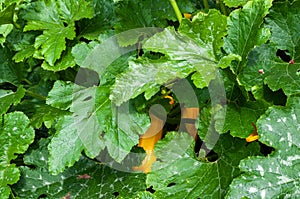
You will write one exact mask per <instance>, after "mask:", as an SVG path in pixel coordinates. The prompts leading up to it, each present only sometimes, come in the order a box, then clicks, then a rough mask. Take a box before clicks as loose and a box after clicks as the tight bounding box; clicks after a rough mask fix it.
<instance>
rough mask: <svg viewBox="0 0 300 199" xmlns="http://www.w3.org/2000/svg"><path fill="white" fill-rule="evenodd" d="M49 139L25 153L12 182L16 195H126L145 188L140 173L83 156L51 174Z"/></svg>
mask: <svg viewBox="0 0 300 199" xmlns="http://www.w3.org/2000/svg"><path fill="white" fill-rule="evenodd" d="M49 140H50V139H47V140H46V139H41V140H40V141H39V147H38V148H37V149H36V150H30V151H29V152H28V153H27V154H26V156H25V157H24V161H25V163H26V166H23V167H21V171H22V175H21V179H20V181H19V182H18V183H17V184H16V185H14V186H13V190H14V191H15V193H17V195H18V196H19V197H22V198H38V197H42V196H45V195H46V196H47V197H49V198H63V197H65V196H67V195H69V196H70V197H71V198H78V199H79V198H113V197H115V196H116V195H119V196H122V197H127V196H128V195H134V194H135V193H136V192H138V191H143V190H145V189H146V187H145V186H146V185H145V176H144V175H143V174H129V173H124V172H120V171H117V170H113V169H111V168H109V167H106V166H104V165H99V164H97V163H95V162H94V161H91V160H88V159H87V158H83V157H81V158H80V160H79V161H78V162H77V163H76V164H75V165H74V166H73V167H72V168H69V169H66V170H65V171H64V172H63V173H60V174H58V175H51V174H50V173H49V172H48V169H47V160H48V157H49V154H48V150H47V145H48V143H49ZM30 166H31V167H32V166H34V167H36V168H35V169H31V168H30ZM96 187H97V188H96Z"/></svg>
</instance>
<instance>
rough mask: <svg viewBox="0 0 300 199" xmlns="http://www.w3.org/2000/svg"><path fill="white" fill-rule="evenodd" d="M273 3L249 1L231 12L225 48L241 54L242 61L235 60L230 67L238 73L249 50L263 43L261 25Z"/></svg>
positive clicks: (258, 0) (257, 0)
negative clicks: (241, 7)
mask: <svg viewBox="0 0 300 199" xmlns="http://www.w3.org/2000/svg"><path fill="white" fill-rule="evenodd" d="M271 5H272V0H256V1H249V2H248V3H247V4H246V5H245V6H244V7H243V9H237V10H234V11H233V12H231V14H230V16H229V18H228V22H227V23H228V36H227V37H226V38H225V43H224V50H225V51H226V52H227V53H228V54H236V55H240V56H241V58H242V61H240V62H234V63H233V64H232V65H231V66H230V68H231V70H232V71H233V72H234V73H235V74H238V73H240V71H241V70H242V67H243V66H244V64H245V63H246V59H247V56H248V54H249V52H250V51H251V50H252V49H253V48H254V47H255V46H256V45H258V44H261V41H262V40H265V39H262V38H261V37H263V38H265V35H262V33H263V31H261V30H260V29H261V25H262V23H263V20H264V17H265V16H266V15H267V14H268V10H269V8H270V7H271Z"/></svg>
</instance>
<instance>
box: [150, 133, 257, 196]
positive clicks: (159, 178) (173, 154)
mask: <svg viewBox="0 0 300 199" xmlns="http://www.w3.org/2000/svg"><path fill="white" fill-rule="evenodd" d="M215 139H218V137H216V138H215ZM192 142H193V141H192V138H191V137H190V136H189V135H188V134H177V133H169V134H168V135H167V137H166V138H165V139H164V140H163V141H161V143H158V144H157V148H156V149H155V154H156V156H157V157H158V158H159V159H160V162H156V163H155V164H154V165H153V172H151V173H150V174H149V175H148V176H147V184H148V185H151V186H153V188H154V189H155V190H156V191H155V193H154V195H155V196H157V197H158V198H161V197H163V198H174V197H176V198H191V199H192V198H198V197H199V196H201V198H223V197H224V195H225V194H226V192H227V191H228V185H229V184H230V183H231V181H232V179H233V178H235V177H236V176H237V175H239V174H240V171H239V169H238V164H239V161H240V160H241V159H243V158H246V157H247V156H249V155H258V154H259V147H258V145H257V144H255V143H253V144H251V145H249V146H246V143H245V142H244V141H242V140H240V139H235V138H232V137H231V136H230V135H228V134H227V135H222V136H221V137H220V138H219V140H218V143H217V144H216V146H215V151H216V152H217V154H218V159H217V160H215V161H213V162H208V161H207V162H206V161H204V159H203V160H202V161H200V160H198V159H196V158H195V156H194V152H193V149H192V147H191V146H192Z"/></svg>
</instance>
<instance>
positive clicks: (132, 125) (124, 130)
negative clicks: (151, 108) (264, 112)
mask: <svg viewBox="0 0 300 199" xmlns="http://www.w3.org/2000/svg"><path fill="white" fill-rule="evenodd" d="M108 94H109V93H108ZM103 97H106V98H108V95H107V96H103V95H102V96H101V97H99V99H100V98H103ZM109 105H110V106H107V110H106V113H105V112H104V110H102V109H101V111H99V112H98V114H97V116H98V121H99V123H100V124H101V125H102V126H105V128H106V131H105V135H104V139H105V144H106V147H107V151H108V153H109V154H110V156H111V157H112V158H113V159H114V160H115V161H117V162H121V161H122V160H124V158H125V157H126V155H128V154H129V153H130V151H131V149H132V147H133V146H135V145H136V144H138V142H139V135H140V134H143V133H144V132H146V130H147V129H148V128H149V126H150V120H149V116H148V114H145V113H137V111H136V109H135V108H134V106H133V104H131V103H125V104H122V105H121V106H120V107H117V108H116V107H111V102H110V101H109ZM112 109H113V113H111V110H112ZM108 119H109V120H108Z"/></svg>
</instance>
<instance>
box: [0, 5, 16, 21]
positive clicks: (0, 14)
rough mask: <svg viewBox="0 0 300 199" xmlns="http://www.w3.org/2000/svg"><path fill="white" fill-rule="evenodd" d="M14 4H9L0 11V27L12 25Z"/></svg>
mask: <svg viewBox="0 0 300 199" xmlns="http://www.w3.org/2000/svg"><path fill="white" fill-rule="evenodd" d="M15 7H16V4H11V5H9V6H7V7H6V8H5V9H3V10H1V11H0V25H3V24H12V23H13V15H14V11H15Z"/></svg>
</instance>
